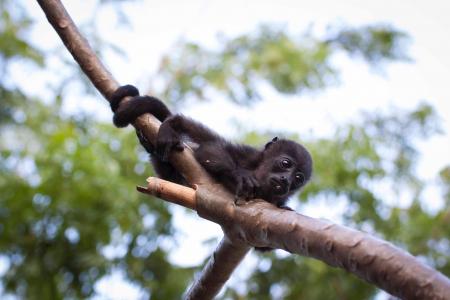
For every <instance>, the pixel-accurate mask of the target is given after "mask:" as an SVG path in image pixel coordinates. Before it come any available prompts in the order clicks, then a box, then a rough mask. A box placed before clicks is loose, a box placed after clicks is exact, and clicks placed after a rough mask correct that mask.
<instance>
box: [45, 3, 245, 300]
mask: <svg viewBox="0 0 450 300" xmlns="http://www.w3.org/2000/svg"><path fill="white" fill-rule="evenodd" d="M37 2H38V3H39V5H40V6H41V8H42V10H43V11H44V13H45V15H46V16H47V19H48V21H49V22H50V24H51V25H52V26H53V28H54V29H55V31H56V32H57V33H58V35H59V36H60V38H61V40H62V41H63V42H64V45H65V46H66V48H67V49H68V50H69V52H70V53H71V54H72V56H73V58H74V59H75V60H76V61H77V62H78V64H79V65H80V67H81V69H82V70H83V72H84V73H85V74H86V75H87V77H89V79H90V80H91V81H92V83H93V84H94V85H95V87H96V88H97V89H98V91H99V92H100V93H102V95H103V96H104V97H105V98H106V100H108V101H109V99H110V97H111V95H112V93H113V92H114V91H115V90H116V89H117V88H118V86H119V85H118V83H117V81H116V80H115V79H114V78H113V77H112V75H111V74H110V73H109V72H108V71H107V70H106V68H105V67H104V66H103V65H102V63H101V62H100V60H99V59H98V58H97V56H96V55H95V52H94V51H93V50H92V48H91V47H90V46H89V44H88V42H87V41H86V39H84V37H83V36H82V35H81V34H80V32H79V30H78V29H77V27H76V25H75V24H74V22H73V21H72V19H71V18H70V16H69V14H68V13H67V11H66V9H65V8H64V6H63V5H62V3H61V1H59V0H37ZM124 101H126V99H124ZM159 125H160V122H159V121H158V120H157V119H156V118H155V117H153V116H152V115H150V114H144V115H142V116H140V117H139V118H138V119H137V120H136V121H135V122H134V123H133V126H134V127H135V128H136V130H139V131H140V132H141V133H142V134H143V135H144V136H145V138H146V139H147V140H149V141H151V142H154V141H155V139H156V136H157V133H158V129H159ZM170 162H171V164H172V165H173V166H174V167H175V168H176V169H177V171H179V172H180V173H181V174H183V176H184V177H185V178H186V180H187V181H188V182H189V183H190V184H191V185H194V184H212V183H214V182H213V180H212V179H211V177H210V176H209V175H208V173H206V171H205V170H204V169H203V168H202V167H201V166H200V165H199V164H198V163H197V161H196V160H195V158H194V156H193V154H192V151H189V150H188V149H185V151H182V152H176V153H173V155H171V157H170ZM248 249H249V248H248V246H246V245H239V246H236V245H234V246H232V245H231V244H230V243H229V241H228V239H227V238H224V239H223V240H222V242H221V243H220V244H219V245H218V247H217V249H216V250H215V254H214V255H217V253H220V255H218V256H217V257H216V258H215V257H214V256H212V257H211V258H210V260H209V262H208V264H207V267H206V269H205V270H214V271H215V272H219V274H218V273H214V274H213V273H211V272H208V271H205V272H203V273H202V275H201V276H200V278H198V279H197V280H196V282H195V283H194V284H193V286H192V287H191V291H192V292H190V294H189V295H190V297H191V299H208V298H212V297H214V295H215V294H216V293H217V292H218V291H219V290H220V288H221V287H222V286H223V285H224V284H225V282H226V280H227V279H228V278H229V277H230V275H231V273H232V272H233V270H234V268H235V267H236V266H237V264H238V263H239V262H240V261H241V260H242V259H243V258H244V256H245V254H246V253H247V252H248ZM218 258H220V259H218ZM209 284H211V285H213V286H211V287H209ZM197 285H201V288H196V287H197ZM205 290H208V291H211V292H212V291H214V294H212V293H211V292H209V293H208V297H206V295H205V294H204V291H205ZM197 293H200V294H197ZM201 296H205V297H204V298H200V297H201Z"/></svg>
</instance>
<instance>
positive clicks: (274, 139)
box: [264, 136, 278, 150]
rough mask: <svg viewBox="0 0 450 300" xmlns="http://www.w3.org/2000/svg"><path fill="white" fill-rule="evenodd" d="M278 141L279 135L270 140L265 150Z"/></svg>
mask: <svg viewBox="0 0 450 300" xmlns="http://www.w3.org/2000/svg"><path fill="white" fill-rule="evenodd" d="M276 141H278V137H277V136H276V137H274V138H273V139H272V140H271V141H270V142H268V143H267V144H266V145H265V146H264V150H266V149H267V148H269V147H270V145H272V144H274V143H275V142H276Z"/></svg>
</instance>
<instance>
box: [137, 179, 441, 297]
mask: <svg viewBox="0 0 450 300" xmlns="http://www.w3.org/2000/svg"><path fill="white" fill-rule="evenodd" d="M148 181H149V183H150V184H149V186H148V187H147V189H145V190H146V192H147V193H152V194H155V195H159V197H161V198H163V199H164V197H166V196H167V195H170V198H171V200H170V201H171V202H174V201H178V202H179V203H180V204H181V205H183V206H188V205H187V203H192V202H194V203H195V207H196V209H197V213H198V214H199V215H200V216H202V217H204V218H206V219H209V220H211V221H213V222H215V223H218V224H220V225H221V226H222V228H224V230H225V232H226V233H227V236H228V237H229V238H231V239H233V244H239V243H245V244H249V245H252V246H257V247H271V248H279V249H284V250H286V251H288V252H291V253H296V254H300V255H303V256H309V257H313V258H316V259H319V260H321V261H323V262H325V263H327V264H329V265H330V266H333V267H339V268H342V269H345V270H346V271H348V272H350V273H353V274H355V275H356V276H358V277H360V278H361V279H364V280H366V281H368V282H370V283H373V284H374V285H376V286H378V287H379V288H381V289H383V290H385V291H387V292H389V293H390V294H392V295H394V296H397V297H399V298H401V299H442V300H445V299H449V296H450V280H449V279H448V278H447V277H445V276H444V275H443V274H441V273H440V272H438V271H436V270H434V269H432V268H430V267H429V266H427V265H425V264H423V263H422V262H420V261H419V260H418V259H417V258H415V257H413V256H412V255H410V254H409V253H407V252H405V251H403V250H402V249H399V248H397V247H395V246H393V245H392V244H390V243H388V242H386V241H383V240H380V239H377V238H374V237H372V236H370V235H369V234H366V233H363V232H360V231H357V230H354V229H350V228H348V227H345V226H340V225H336V224H333V223H331V222H329V221H324V220H318V219H314V218H310V217H307V216H304V215H301V214H298V213H296V212H293V211H288V210H284V209H278V208H274V206H273V205H271V204H269V203H267V202H265V201H262V200H261V201H252V202H249V203H247V204H246V205H239V206H236V205H234V204H233V202H230V201H229V195H227V194H222V192H221V191H219V190H217V189H216V186H213V185H207V186H199V187H198V188H197V190H196V191H195V196H194V191H193V190H190V191H187V190H186V192H187V193H185V194H183V195H181V196H180V197H179V198H178V199H177V200H174V199H173V198H174V196H175V194H173V193H171V192H169V191H171V190H174V191H175V190H176V189H177V188H178V187H177V186H178V185H177V184H174V183H170V182H168V181H164V180H161V179H157V178H149V179H148ZM187 189H189V188H187ZM162 190H164V192H161V191H162ZM230 221H231V222H230ZM197 288H199V289H200V288H201V285H199V286H197ZM200 295H201V294H200ZM192 299H194V298H192ZM196 299H205V298H196Z"/></svg>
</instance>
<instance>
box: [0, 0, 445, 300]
mask: <svg viewBox="0 0 450 300" xmlns="http://www.w3.org/2000/svg"><path fill="white" fill-rule="evenodd" d="M100 2H109V1H100ZM100 2H99V3H100ZM0 8H1V10H0V11H1V14H2V18H1V19H0V63H1V64H2V66H1V67H2V69H3V70H5V73H4V76H2V77H0V101H1V105H0V190H1V193H0V236H1V239H0V258H1V261H4V262H6V263H7V269H6V271H5V273H2V274H0V280H1V283H2V287H3V289H4V290H5V291H6V292H7V293H11V294H14V295H16V296H18V297H19V298H24V299H63V298H68V299H84V298H86V297H89V296H92V295H94V291H93V287H94V284H95V283H96V282H97V281H98V280H99V279H100V278H102V276H104V275H106V274H109V273H110V272H111V271H112V270H116V269H119V270H121V271H123V273H124V274H125V275H126V276H127V279H128V280H130V281H132V282H134V283H136V284H137V285H138V286H139V287H141V288H142V289H143V290H144V291H145V292H146V293H147V294H148V295H149V296H150V298H152V299H179V298H180V297H181V294H182V292H183V291H184V290H185V288H186V287H187V285H188V282H189V281H190V280H191V279H192V274H193V270H192V269H191V268H180V267H178V266H176V265H174V264H172V263H171V262H170V261H169V259H168V253H169V252H170V250H171V246H170V245H174V241H173V234H174V232H173V228H172V218H171V214H170V212H169V211H168V209H167V207H166V205H164V204H163V203H162V202H161V201H153V200H152V199H150V198H148V197H143V196H141V195H139V194H138V193H136V191H135V189H134V186H135V185H136V184H138V183H139V182H142V180H143V178H145V177H146V176H148V175H150V174H152V170H151V168H150V167H149V165H148V163H147V162H146V161H147V157H146V156H147V155H146V154H144V153H143V152H142V149H140V148H139V147H138V146H137V141H136V137H135V136H134V134H131V133H130V132H129V131H123V130H122V131H121V130H117V129H114V128H112V126H111V125H110V124H101V123H99V122H97V121H95V120H94V119H93V118H91V117H90V116H85V115H81V114H78V115H74V116H67V115H64V114H63V113H62V109H61V105H62V103H63V102H64V101H63V99H62V96H61V95H57V96H56V99H55V100H54V101H50V102H47V104H43V102H41V101H39V100H36V99H30V97H27V96H26V95H25V94H24V92H23V91H21V90H20V85H15V84H16V83H11V82H7V78H8V73H7V72H8V65H9V63H11V62H12V61H18V60H20V62H21V63H32V64H38V65H42V64H45V62H46V61H45V59H44V57H43V56H42V54H41V53H40V51H39V50H38V49H36V47H33V46H32V45H30V44H29V42H28V41H27V35H26V34H27V29H29V28H30V25H31V24H32V23H31V21H30V19H29V18H28V17H27V16H26V13H25V11H23V10H22V9H21V7H20V2H16V1H7V0H0ZM13 8H14V9H13ZM13 11H14V13H12V12H13ZM91 28H95V26H91ZM93 34H95V32H93ZM405 40H406V35H405V34H404V33H402V32H399V31H397V30H395V29H393V28H390V27H388V26H367V27H363V28H357V29H354V28H339V29H336V31H335V32H332V31H330V32H329V33H328V36H327V37H323V38H315V37H313V36H311V35H310V34H304V35H302V36H300V37H299V38H296V37H292V36H290V35H288V34H287V33H286V32H285V31H283V30H281V29H273V28H270V27H268V26H265V27H262V28H260V29H259V30H258V31H256V32H255V33H253V34H249V35H242V36H240V37H237V38H233V39H225V38H224V39H223V40H222V45H223V46H222V47H221V48H220V49H218V50H217V51H210V50H206V49H203V48H202V47H200V46H199V45H195V44H191V43H185V44H182V45H181V47H180V50H179V51H175V52H174V53H172V54H171V55H170V56H168V57H166V58H165V59H164V60H163V62H162V64H161V68H162V69H161V70H162V73H161V74H162V75H161V76H162V79H163V80H165V82H166V84H167V89H166V91H165V94H166V96H167V97H168V98H169V99H171V100H179V99H181V98H183V97H186V96H189V95H195V96H199V97H203V98H207V93H209V92H210V91H211V90H214V91H215V92H219V93H222V94H224V95H225V96H228V97H229V99H230V100H231V101H235V102H237V103H244V104H248V103H252V102H255V101H256V100H259V99H260V95H259V89H258V88H259V87H260V85H261V82H265V83H267V84H269V85H271V86H273V87H274V88H275V89H276V90H278V91H279V92H281V93H285V94H294V93H296V94H297V93H301V92H306V91H307V92H311V91H318V90H321V89H323V88H325V87H327V86H328V85H329V84H331V83H333V82H335V81H336V80H337V79H338V76H339V72H338V70H336V69H335V68H333V66H332V64H331V60H332V57H333V55H334V54H335V53H338V51H344V52H345V53H347V54H349V55H352V56H355V55H356V56H359V57H361V58H362V59H364V61H366V62H368V63H369V64H370V65H378V64H379V63H382V62H390V61H395V60H399V59H406V58H407V57H406V54H405V52H404V42H405ZM99 43H100V44H101V40H100V41H99ZM100 49H103V48H101V47H100ZM68 66H70V64H69V65H68ZM63 80H64V79H62V81H63ZM439 131H440V128H439V119H438V117H437V116H436V113H435V112H434V111H433V108H432V107H430V106H429V105H426V104H423V105H421V106H419V107H418V108H417V109H416V110H414V111H412V112H403V113H399V112H398V111H395V112H394V111H393V112H390V113H371V114H363V115H362V116H361V122H359V123H355V124H346V125H342V126H341V127H340V128H337V129H336V132H335V134H334V136H333V137H331V138H321V139H314V140H310V141H307V146H308V148H309V149H310V150H311V152H312V155H313V157H314V161H315V170H314V178H313V180H312V182H311V184H310V185H309V186H308V187H307V188H306V189H305V190H304V191H303V193H302V194H301V201H302V205H314V203H317V202H325V203H326V204H328V205H329V206H336V205H338V204H342V203H344V207H345V210H344V211H343V212H342V220H341V221H342V222H343V223H345V224H348V225H350V226H353V227H355V228H362V229H364V230H366V231H370V232H373V233H374V234H376V235H379V236H382V237H384V238H386V239H388V240H390V241H393V242H394V243H396V244H397V245H398V246H400V247H403V248H405V249H407V250H409V251H410V252H412V253H413V254H415V255H419V256H420V257H422V258H423V259H424V260H425V261H426V262H427V263H429V264H430V265H432V266H434V267H435V268H437V269H438V270H440V271H442V272H443V273H444V274H446V275H450V255H449V253H450V241H449V238H448V237H449V236H450V210H449V207H450V167H448V166H447V167H446V168H443V169H442V171H441V173H440V174H439V175H440V178H439V184H440V187H441V188H442V191H443V194H444V197H443V205H442V206H441V207H439V208H437V209H434V210H430V209H429V207H427V203H426V201H425V200H424V199H425V197H424V193H423V192H424V189H425V188H426V187H427V184H428V183H427V182H424V181H423V180H422V179H421V178H420V176H417V174H416V170H415V167H416V165H415V163H416V162H417V160H418V159H419V158H420V156H419V154H418V150H417V144H416V142H417V140H419V139H424V138H427V137H430V136H432V135H434V134H436V133H439ZM265 140H267V139H266V138H265V137H264V136H263V135H262V134H260V133H255V132H253V133H249V134H248V135H247V141H250V142H251V143H256V144H261V143H263V142H264V141H265ZM380 187H381V188H380ZM405 194H406V196H405ZM399 197H402V198H407V201H406V202H405V203H400V202H398V201H396V199H397V198H399ZM168 245H169V246H168ZM247 282H248V283H247V284H245V287H246V288H244V289H243V290H242V291H239V292H238V291H237V290H234V289H233V288H231V289H227V291H226V293H225V296H224V298H227V299H271V298H283V299H336V298H339V299H369V298H373V297H374V296H375V295H376V294H377V293H378V291H377V290H376V289H375V288H374V287H373V286H371V285H369V284H367V283H365V282H362V281H361V280H359V279H357V278H356V277H354V276H352V275H349V274H348V273H346V272H344V271H342V270H339V269H334V268H331V267H329V266H327V265H325V264H324V263H321V262H319V261H317V260H314V259H310V258H304V257H298V256H280V255H277V253H270V254H265V255H264V256H261V261H260V263H259V265H258V267H257V269H256V270H255V272H254V273H252V275H251V277H250V278H249V279H248V281H247Z"/></svg>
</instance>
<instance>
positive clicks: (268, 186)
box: [111, 85, 312, 207]
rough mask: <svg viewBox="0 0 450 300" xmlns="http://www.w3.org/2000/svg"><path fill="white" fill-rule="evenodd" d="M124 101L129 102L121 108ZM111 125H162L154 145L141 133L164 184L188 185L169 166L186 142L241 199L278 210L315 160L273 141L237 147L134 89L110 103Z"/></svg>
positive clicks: (295, 146)
mask: <svg viewBox="0 0 450 300" xmlns="http://www.w3.org/2000/svg"><path fill="white" fill-rule="evenodd" d="M126 96H131V97H133V98H132V99H131V100H130V101H127V102H126V103H123V104H120V102H121V101H122V99H123V98H124V97H126ZM111 109H112V110H113V112H114V118H113V122H114V124H115V125H116V126H117V127H125V126H127V125H128V124H129V123H131V122H133V121H134V120H135V119H136V118H137V117H138V116H140V115H142V114H144V113H151V114H153V115H154V116H155V117H156V118H157V119H159V120H160V121H161V122H162V124H161V127H160V129H159V133H158V137H157V140H156V145H155V146H153V145H152V144H151V143H150V142H148V141H147V140H146V139H145V138H144V137H143V136H142V135H141V134H140V133H139V132H138V137H139V140H140V142H141V144H142V145H143V146H144V148H145V149H146V150H147V152H149V153H150V154H151V159H152V163H153V166H154V168H155V170H156V172H157V173H158V175H159V176H160V177H161V178H163V179H166V180H169V181H172V182H177V183H180V184H184V185H186V182H185V180H184V179H183V177H182V176H181V175H180V174H179V173H178V172H177V171H176V170H175V168H173V167H172V165H171V164H170V163H169V162H168V156H169V153H170V151H172V150H175V151H182V150H183V144H182V142H183V141H184V139H185V138H187V139H188V140H189V142H191V143H194V144H195V146H194V147H193V150H194V156H195V158H196V160H197V161H198V162H199V163H200V164H201V165H202V166H203V167H204V168H205V169H206V170H207V171H208V173H210V174H211V176H212V177H213V178H214V179H216V180H217V181H218V182H219V183H221V184H223V185H224V186H225V187H226V188H227V189H228V190H230V191H231V192H233V193H234V194H235V196H236V199H237V198H244V199H247V200H248V199H252V198H262V199H264V200H266V201H268V202H271V203H273V204H275V205H277V206H278V207H285V203H286V200H287V199H288V197H289V196H291V195H292V194H293V193H294V192H295V191H297V190H299V189H300V188H301V187H302V186H304V185H305V184H306V182H307V181H308V180H309V179H310V177H311V172H312V159H311V156H310V154H309V152H308V151H307V150H306V149H305V147H303V146H302V145H300V144H298V143H296V142H293V141H290V140H286V139H278V138H274V139H272V140H271V141H270V142H269V143H267V144H266V145H265V147H264V149H262V150H258V149H255V148H253V147H250V146H247V145H241V144H233V143H230V142H229V141H227V140H225V139H224V138H223V137H221V136H220V135H218V134H216V133H215V132H213V131H211V130H210V129H208V128H206V127H205V126H203V125H202V124H200V123H198V122H196V121H194V120H192V119H190V118H187V117H185V116H183V115H179V114H176V115H173V114H172V113H171V112H170V111H169V109H168V108H167V107H166V105H164V103H162V102H161V101H160V100H158V99H157V98H154V97H150V96H139V92H138V90H137V89H136V88H135V87H134V86H131V85H126V86H122V87H120V88H119V89H117V91H115V92H114V94H113V95H112V97H111Z"/></svg>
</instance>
